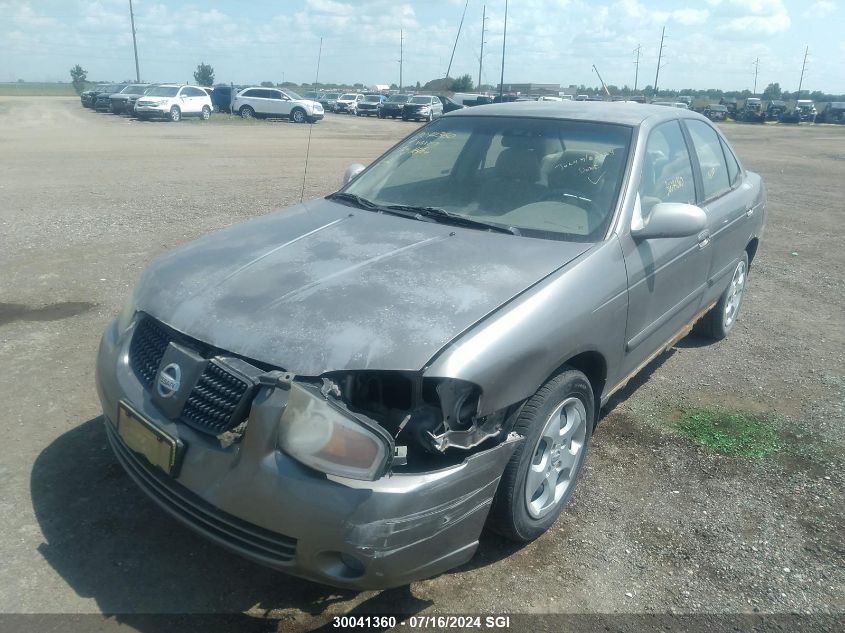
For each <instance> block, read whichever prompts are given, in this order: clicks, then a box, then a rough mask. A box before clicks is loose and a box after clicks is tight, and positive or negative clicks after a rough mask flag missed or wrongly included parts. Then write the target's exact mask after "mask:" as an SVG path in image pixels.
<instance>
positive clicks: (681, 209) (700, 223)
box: [631, 202, 707, 240]
mask: <svg viewBox="0 0 845 633" xmlns="http://www.w3.org/2000/svg"><path fill="white" fill-rule="evenodd" d="M705 228H707V215H706V214H705V213H704V211H703V210H702V209H701V208H700V207H697V206H695V205H692V204H684V203H681V202H659V203H657V204H655V205H654V206H653V207H652V208H651V213H649V215H648V219H645V220H644V221H643V222H642V223H640V226H635V223H632V225H631V236H632V237H633V238H634V239H637V240H647V239H652V238H660V237H689V236H690V235H697V234H699V233H700V232H701V231H703V230H704V229H705Z"/></svg>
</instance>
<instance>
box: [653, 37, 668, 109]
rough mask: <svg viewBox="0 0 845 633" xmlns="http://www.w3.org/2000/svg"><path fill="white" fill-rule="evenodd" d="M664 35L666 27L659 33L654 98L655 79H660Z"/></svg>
mask: <svg viewBox="0 0 845 633" xmlns="http://www.w3.org/2000/svg"><path fill="white" fill-rule="evenodd" d="M665 35H666V27H665V26H664V27H663V31H661V33H660V51H659V52H658V53H657V71H656V72H655V73H654V96H655V97H656V96H657V78H658V77H660V61H661V60H662V59H663V37H664V36H665Z"/></svg>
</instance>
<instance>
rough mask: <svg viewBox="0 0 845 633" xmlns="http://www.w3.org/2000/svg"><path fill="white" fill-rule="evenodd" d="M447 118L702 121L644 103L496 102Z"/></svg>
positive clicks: (691, 114) (689, 114) (687, 112)
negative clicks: (498, 117) (512, 117)
mask: <svg viewBox="0 0 845 633" xmlns="http://www.w3.org/2000/svg"><path fill="white" fill-rule="evenodd" d="M446 116H515V117H535V118H548V119H570V120H575V121H600V122H603V123H616V124H619V125H630V126H637V125H640V124H641V123H642V122H643V121H645V120H646V119H649V120H651V121H653V122H654V123H659V122H661V121H663V120H666V121H671V120H673V119H677V118H680V117H684V118H691V119H702V118H703V117H702V116H701V115H700V114H698V113H696V112H693V111H692V110H685V109H681V108H667V107H664V106H659V105H650V104H644V103H625V102H621V101H613V102H611V101H523V102H519V103H496V104H491V105H485V106H481V107H477V108H468V109H464V110H455V111H454V112H450V113H449V114H447V115H446Z"/></svg>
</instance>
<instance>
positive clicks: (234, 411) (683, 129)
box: [97, 102, 765, 588]
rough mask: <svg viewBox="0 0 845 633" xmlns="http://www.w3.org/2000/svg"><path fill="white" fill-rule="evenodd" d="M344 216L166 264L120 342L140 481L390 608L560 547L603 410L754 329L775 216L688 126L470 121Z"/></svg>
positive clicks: (627, 116) (114, 430) (491, 115)
mask: <svg viewBox="0 0 845 633" xmlns="http://www.w3.org/2000/svg"><path fill="white" fill-rule="evenodd" d="M345 180H346V182H345V184H344V187H343V188H342V189H341V191H339V192H337V193H335V194H332V195H329V196H327V197H326V198H324V199H318V200H313V201H309V202H306V203H304V204H300V205H298V206H296V207H293V208H291V209H288V210H284V211H281V212H278V213H274V214H271V215H267V216H264V217H261V218H258V219H255V220H253V221H250V222H247V223H244V224H241V225H237V226H233V227H230V228H227V229H225V230H223V231H220V232H218V233H215V234H212V235H209V236H207V237H205V238H203V239H200V240H198V241H196V242H193V243H191V244H188V245H186V246H183V247H181V248H179V249H178V250H176V251H174V252H172V253H169V254H166V255H164V256H162V257H160V258H159V259H157V260H156V261H155V262H153V264H152V265H150V266H149V267H148V268H147V270H146V271H145V272H144V273H143V275H142V276H141V279H140V281H139V282H138V284H137V287H136V288H135V291H134V293H133V295H132V297H131V298H130V299H129V301H128V302H127V304H126V307H125V309H124V310H123V312H122V313H121V314H120V316H119V317H118V318H117V319H115V320H114V321H113V322H112V323H111V324H110V325H109V327H108V329H107V330H106V332H105V334H104V336H103V339H102V342H101V345H100V350H99V354H98V359H97V386H98V393H99V395H100V399H101V401H102V405H103V411H104V414H105V420H106V423H105V426H106V430H107V436H108V439H109V442H110V444H111V446H112V448H113V449H114V452H115V454H116V455H117V458H118V460H119V461H120V462H121V464H122V465H123V466H124V468H125V469H126V470H127V472H128V473H129V474H130V475H131V477H132V478H133V479H134V480H135V481H136V482H137V484H138V485H139V486H140V487H141V488H142V489H143V490H144V491H145V492H146V493H147V494H149V495H150V496H151V497H152V498H153V499H154V500H155V501H156V502H157V503H158V504H159V505H160V506H161V507H162V508H163V509H164V510H166V511H167V512H169V513H170V514H171V515H173V516H174V517H176V518H177V519H179V520H180V521H182V522H184V523H185V524H187V525H188V526H190V527H191V528H193V529H194V530H196V531H197V532H199V533H200V534H202V535H204V536H205V537H207V538H209V539H211V540H213V541H215V542H217V543H219V544H220V545H222V546H224V547H227V548H229V549H231V550H233V551H235V552H237V553H239V554H241V555H243V556H245V557H247V558H250V559H252V560H254V561H257V562H259V563H262V564H265V565H269V566H272V567H274V568H277V569H280V570H284V571H286V572H288V573H291V574H294V575H298V576H302V577H306V578H310V579H313V580H316V581H319V582H322V583H327V584H331V585H337V586H344V587H352V588H381V587H391V586H397V585H401V584H405V583H407V582H410V581H412V580H415V579H420V578H425V577H429V576H432V575H435V574H437V573H440V572H442V571H445V570H447V569H450V568H452V567H455V566H457V565H460V564H461V563H464V562H466V561H467V560H469V559H470V558H471V557H472V555H473V553H474V551H475V549H476V547H477V546H478V539H479V535H480V533H481V531H482V529H483V528H484V527H485V526H488V527H489V528H491V529H493V530H495V531H497V532H499V533H501V534H503V535H505V536H507V537H510V538H512V539H515V540H517V541H528V540H531V539H534V538H536V537H538V536H539V535H541V534H542V533H543V532H544V531H545V530H547V529H548V528H549V527H550V526H551V525H552V523H554V521H555V520H556V518H557V517H558V515H559V514H560V512H561V510H562V509H563V507H564V506H565V505H566V504H567V502H568V500H569V499H570V497H571V495H572V492H573V489H574V486H575V484H576V481H577V480H578V476H579V474H580V472H581V470H582V467H583V464H584V460H585V458H586V455H587V451H588V448H589V446H590V439H591V436H592V433H593V429H594V427H595V424H596V421H597V419H598V412H599V409H600V408H601V406H602V405H603V404H605V403H606V402H607V400H608V398H610V396H611V395H612V394H613V393H614V392H615V391H617V390H618V389H620V388H621V387H622V386H624V385H625V384H626V382H627V381H628V380H629V379H630V378H631V377H632V376H633V375H634V374H635V373H636V372H637V371H638V370H639V369H641V368H642V367H643V366H644V365H646V364H647V363H648V362H649V361H650V360H651V359H652V358H654V357H655V356H656V355H657V354H659V353H660V352H662V351H663V350H665V349H666V348H667V347H669V346H671V345H673V344H674V343H675V342H676V341H677V340H678V339H679V338H680V337H682V336H684V335H685V334H686V333H687V332H689V331H690V329H691V328H693V327H694V326H695V327H697V328H698V329H699V330H700V331H701V332H702V333H704V334H707V335H709V336H711V337H713V338H715V339H719V338H722V337H724V336H726V335H727V334H728V333H729V332H730V331H731V329H732V328H733V326H734V324H735V323H736V319H737V315H738V313H739V310H740V306H741V302H742V298H743V295H744V289H745V283H746V280H747V276H748V270H749V266H750V264H751V262H752V260H753V258H754V255H755V253H756V251H757V245H758V241H759V239H760V236H761V233H762V229H763V223H764V215H765V193H764V189H763V186H762V183H761V181H760V178H759V176H757V175H756V174H754V173H752V172H749V171H746V170H745V169H744V168H743V167H742V166H741V164H740V162H739V161H738V160H737V158H736V156H735V154H734V152H733V150H732V149H731V147H730V145H729V144H728V143H727V141H726V140H725V138H724V137H723V136H722V135H721V134H720V133H719V131H718V130H717V129H716V128H715V127H713V126H712V124H711V123H710V122H709V121H707V120H706V119H705V118H704V117H702V116H700V115H698V114H695V113H693V112H689V111H682V110H676V109H673V108H668V109H667V108H660V107H652V106H644V105H639V104H630V105H629V104H617V103H607V104H604V103H589V102H586V103H567V102H564V103H527V104H523V103H520V104H502V105H492V106H485V107H484V108H471V109H467V110H461V111H457V112H455V113H453V114H450V115H447V116H445V117H443V118H442V119H438V120H437V121H435V122H433V123H431V124H429V125H427V126H425V127H423V128H421V129H419V130H418V131H416V132H415V133H413V134H411V135H410V136H409V137H408V138H407V139H405V140H404V141H402V142H400V143H399V144H398V145H396V146H395V147H394V148H392V149H391V150H390V151H388V152H387V153H386V154H385V155H384V156H382V157H381V158H380V159H378V160H377V161H375V162H374V163H373V164H372V165H371V166H370V167H368V168H366V169H364V168H363V167H360V166H354V167H353V168H350V170H348V171H347V174H346V177H345Z"/></svg>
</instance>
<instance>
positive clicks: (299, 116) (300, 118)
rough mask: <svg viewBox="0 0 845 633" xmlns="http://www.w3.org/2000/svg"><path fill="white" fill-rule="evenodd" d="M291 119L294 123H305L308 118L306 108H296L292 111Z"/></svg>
mask: <svg viewBox="0 0 845 633" xmlns="http://www.w3.org/2000/svg"><path fill="white" fill-rule="evenodd" d="M290 120H291V121H293V122H294V123H305V122H306V120H307V117H306V115H305V110H303V109H302V108H294V109H293V112H291V113H290Z"/></svg>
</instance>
